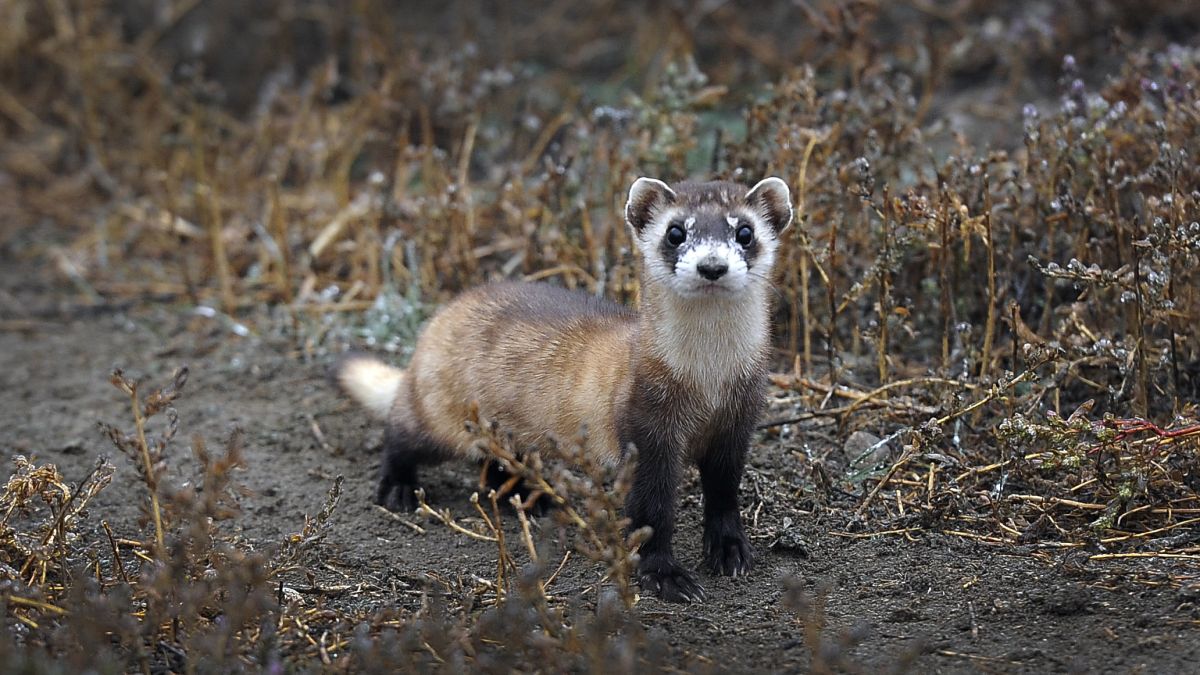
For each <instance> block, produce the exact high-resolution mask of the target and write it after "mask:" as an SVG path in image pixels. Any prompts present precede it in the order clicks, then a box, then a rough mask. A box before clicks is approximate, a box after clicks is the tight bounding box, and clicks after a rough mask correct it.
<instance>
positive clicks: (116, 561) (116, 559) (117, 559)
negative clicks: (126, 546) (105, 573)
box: [100, 520, 129, 584]
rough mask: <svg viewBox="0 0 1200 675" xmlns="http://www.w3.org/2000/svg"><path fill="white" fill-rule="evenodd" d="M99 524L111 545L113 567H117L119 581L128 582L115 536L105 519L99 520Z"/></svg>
mask: <svg viewBox="0 0 1200 675" xmlns="http://www.w3.org/2000/svg"><path fill="white" fill-rule="evenodd" d="M100 526H101V527H103V528H104V533H105V534H106V535H108V543H109V545H110V546H112V554H113V567H115V568H117V572H118V573H119V574H120V575H121V581H124V582H125V583H127V584H128V583H129V577H128V576H127V575H126V574H125V563H124V561H122V560H121V548H120V547H119V546H117V538H116V537H114V536H113V531H112V528H111V527H109V526H108V521H107V520H102V521H100Z"/></svg>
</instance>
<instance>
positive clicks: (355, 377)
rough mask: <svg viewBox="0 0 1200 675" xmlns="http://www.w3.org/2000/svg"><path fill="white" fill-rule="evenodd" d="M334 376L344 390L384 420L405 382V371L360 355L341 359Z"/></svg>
mask: <svg viewBox="0 0 1200 675" xmlns="http://www.w3.org/2000/svg"><path fill="white" fill-rule="evenodd" d="M334 376H335V378H336V379H337V382H338V384H339V385H341V387H342V391H345V392H346V393H347V394H349V395H350V397H351V398H353V399H354V400H356V401H358V402H359V403H361V404H362V405H363V406H364V407H365V408H366V409H367V410H368V411H370V413H371V414H372V415H374V416H375V417H378V418H380V419H382V420H387V418H388V413H390V412H391V411H392V405H393V404H394V403H395V402H396V396H397V395H399V393H400V385H401V383H402V382H403V381H404V371H403V370H400V369H399V368H393V367H392V366H389V365H387V364H386V363H383V362H382V361H377V360H376V359H373V358H371V357H369V356H358V355H355V356H347V357H346V358H344V359H342V362H341V363H339V364H338V366H337V370H336V372H335V373H334Z"/></svg>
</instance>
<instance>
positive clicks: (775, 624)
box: [0, 261, 1200, 673]
mask: <svg viewBox="0 0 1200 675" xmlns="http://www.w3.org/2000/svg"><path fill="white" fill-rule="evenodd" d="M3 267H4V268H5V270H4V271H3V272H0V279H2V280H3V285H2V286H0V289H2V290H0V313H2V314H3V315H4V319H5V322H4V327H5V328H4V330H3V331H2V332H0V384H2V386H0V396H2V397H3V400H2V404H0V449H2V451H3V453H4V458H5V461H6V463H7V462H8V461H11V458H12V457H13V456H15V455H17V454H25V455H27V456H28V455H32V456H34V457H36V458H37V459H39V460H41V461H49V462H53V463H55V464H57V465H58V466H59V467H60V469H61V470H62V472H63V473H64V474H65V476H66V477H67V478H68V480H79V479H80V478H81V477H82V476H83V475H84V474H85V473H86V471H87V470H88V469H89V468H90V466H91V465H92V464H93V462H94V461H95V459H96V457H97V456H98V455H102V454H107V455H113V454H114V453H113V451H112V448H111V446H109V444H108V442H107V440H105V439H104V438H103V437H102V435H101V433H100V432H99V431H98V429H97V422H99V421H109V422H115V423H123V422H124V420H125V419H126V417H127V410H126V409H125V406H126V403H125V402H124V399H123V397H122V396H120V395H119V394H118V393H117V392H115V390H114V389H113V388H112V387H111V386H110V385H109V384H108V375H109V373H110V371H111V370H112V368H113V367H115V366H122V367H125V368H126V369H127V372H128V373H129V374H130V375H134V376H137V377H144V378H146V379H147V380H149V381H151V382H153V383H160V382H164V381H166V379H167V378H169V376H170V374H171V372H172V370H173V369H174V368H175V367H176V366H178V365H182V364H187V365H188V366H189V367H190V369H191V378H190V380H189V382H188V385H187V388H186V390H185V395H184V397H183V398H182V399H181V400H180V401H178V403H177V408H178V409H179V412H180V418H181V437H182V438H190V437H191V436H192V435H195V434H198V435H200V436H202V437H204V438H206V439H209V441H210V443H212V444H214V445H215V444H217V443H218V442H219V441H221V440H222V439H224V438H225V437H226V436H227V435H228V434H229V433H230V430H231V428H232V427H233V426H234V425H237V426H240V427H241V428H242V429H244V431H245V434H246V437H245V447H246V459H247V468H246V470H245V471H244V475H243V477H242V478H243V480H242V482H243V483H244V485H245V486H246V488H248V491H247V493H246V495H245V496H244V497H243V499H242V507H243V514H242V516H241V517H240V518H238V519H237V520H236V523H237V525H236V527H238V528H241V531H240V536H242V537H244V539H245V540H246V541H247V542H248V543H249V544H251V545H254V546H268V545H270V544H271V543H273V542H277V541H279V540H280V538H281V537H282V536H283V535H284V534H285V533H288V532H293V531H296V530H297V529H298V528H299V526H300V524H301V523H302V522H303V514H305V513H308V514H313V513H315V512H316V511H317V510H319V508H320V507H321V504H322V503H323V501H324V496H325V494H326V491H327V490H328V488H329V486H330V484H331V482H332V480H333V477H335V476H337V475H343V476H345V479H346V480H345V495H344V497H343V500H342V504H341V506H340V507H339V508H338V509H337V511H336V512H335V514H334V516H333V520H332V526H331V528H330V530H329V535H328V537H327V539H326V541H325V543H324V544H323V547H324V548H323V550H322V553H321V556H320V557H321V562H320V563H319V564H317V565H315V566H313V568H312V571H313V574H314V575H315V577H316V578H318V579H320V580H322V582H323V583H326V584H327V585H330V586H331V587H333V586H336V585H337V584H338V583H342V584H348V583H353V584H362V586H360V588H371V589H376V590H380V589H387V588H389V587H390V588H392V589H395V588H396V587H397V586H399V587H400V588H402V589H407V590H406V591H405V592H403V593H400V594H399V596H398V599H397V600H396V602H400V603H402V604H405V603H408V604H411V603H412V602H414V601H415V600H414V598H415V597H416V596H417V595H419V592H420V589H421V585H422V583H423V582H422V581H421V580H422V579H425V578H426V574H427V573H431V572H432V573H435V574H437V575H440V576H441V577H443V578H454V577H456V576H466V577H469V576H470V575H479V576H481V577H485V578H490V577H491V576H492V575H494V572H495V565H496V561H495V548H494V546H493V545H492V544H490V543H487V542H481V541H473V540H470V539H466V538H464V537H462V536H461V535H457V534H454V533H453V532H451V531H449V530H448V529H447V528H446V527H444V526H442V525H440V524H438V523H436V522H424V523H419V524H420V526H421V527H422V529H423V530H424V532H423V533H418V532H417V531H416V530H415V529H411V528H410V527H408V526H406V525H404V524H402V523H401V522H399V521H398V520H397V519H396V518H394V517H393V516H390V515H389V514H387V513H385V512H383V511H382V510H381V509H379V508H377V507H375V506H373V505H372V504H371V503H370V496H371V494H372V490H373V488H374V482H375V476H376V464H377V457H376V448H377V444H378V442H379V439H380V432H379V430H378V429H377V428H376V425H374V424H372V423H371V422H370V421H369V420H368V419H367V418H366V416H365V415H364V414H363V413H362V412H361V411H360V410H357V409H355V408H353V407H352V406H351V405H350V404H349V403H348V402H346V401H344V400H343V399H342V398H340V397H339V396H338V395H337V393H336V392H335V391H334V390H333V388H332V387H331V386H330V385H329V383H328V381H327V380H326V379H325V369H326V367H327V365H328V362H329V360H331V358H332V356H330V357H318V358H314V359H310V360H306V359H304V358H302V357H301V355H300V352H299V351H298V350H297V349H296V348H295V344H296V341H295V340H294V339H291V338H287V337H278V338H271V337H256V336H254V335H253V334H252V335H250V336H246V337H239V336H236V335H234V334H233V333H232V332H231V331H230V330H229V328H228V327H227V326H226V325H223V324H222V323H219V322H217V321H215V320H213V319H209V318H205V317H198V316H195V315H194V314H191V313H189V312H187V311H186V310H185V309H182V308H180V307H178V306H173V305H169V304H163V305H137V306H126V307H103V308H98V309H97V308H92V309H80V308H79V307H78V306H74V305H72V303H71V294H70V293H69V291H68V289H63V288H61V287H56V286H54V284H53V281H52V280H51V279H49V278H48V276H49V275H48V274H45V273H43V272H42V271H40V270H37V269H30V268H29V267H28V265H26V264H23V263H20V262H11V261H10V262H6V263H5V264H4V265H3ZM259 319H260V320H261V323H259V324H256V323H255V322H253V321H248V325H250V326H252V327H256V326H266V325H269V324H270V323H271V322H270V320H268V319H267V318H266V317H259ZM266 332H268V331H264V333H266ZM314 422H315V423H316V426H318V427H319V429H320V430H321V433H322V434H323V437H324V440H322V439H321V438H320V437H319V436H318V434H316V433H314V431H313V428H314ZM839 440H840V439H839ZM795 442H796V441H777V440H772V441H767V440H763V441H762V443H760V444H759V445H758V446H757V447H756V449H755V450H754V451H753V453H752V458H751V469H750V472H749V475H748V476H747V479H746V482H745V483H744V488H745V490H744V494H745V495H746V496H745V498H744V500H743V501H744V503H745V504H747V505H748V506H747V517H748V520H749V521H750V522H751V523H752V524H751V526H750V534H751V537H752V539H753V540H754V543H755V545H756V548H757V553H758V558H757V566H756V568H755V570H754V572H753V574H751V575H750V576H749V577H748V578H740V579H729V578H723V577H722V578H714V577H705V579H704V583H705V585H706V589H707V591H708V597H709V599H708V601H707V602H706V603H704V604H698V605H690V606H679V605H670V604H665V603H662V602H660V601H658V600H656V599H653V598H642V599H641V601H640V602H639V603H638V605H637V606H636V609H635V611H637V612H638V613H639V614H640V616H641V618H642V620H643V621H644V623H645V624H646V625H647V627H649V628H650V629H651V631H652V633H651V634H652V635H654V636H655V637H654V639H656V640H663V641H665V642H666V643H667V644H669V645H670V648H671V654H672V660H674V661H676V662H677V663H678V664H679V665H680V666H683V667H687V668H691V669H706V668H712V669H715V670H719V671H734V672H768V671H781V670H792V671H800V670H804V669H806V667H807V666H808V665H809V664H810V663H811V659H812V654H811V652H810V650H809V649H808V648H807V646H806V644H805V641H804V639H803V637H804V635H803V624H802V623H801V622H800V621H798V620H797V618H796V616H795V614H794V613H793V612H792V611H790V610H788V609H787V608H785V607H784V605H783V603H782V602H781V600H782V597H783V595H784V592H785V584H788V583H790V584H792V585H793V586H795V585H799V586H800V587H801V588H803V589H806V590H807V592H808V593H809V594H810V595H811V596H812V597H818V596H820V595H822V594H824V597H825V610H824V620H825V622H826V626H825V629H824V633H825V634H824V639H825V645H826V646H825V649H827V650H832V651H830V652H828V653H829V654H832V653H833V652H839V653H840V654H841V655H842V656H844V657H848V658H849V659H850V661H851V662H853V663H857V664H861V668H862V670H863V671H865V672H878V671H880V670H889V669H897V670H906V669H907V670H911V671H913V672H1031V673H1033V672H1038V673H1040V672H1098V671H1105V672H1186V671H1190V670H1193V669H1194V668H1195V664H1196V663H1200V646H1198V645H1200V642H1198V641H1197V640H1196V626H1197V616H1200V605H1198V604H1197V601H1198V599H1200V586H1196V587H1187V586H1185V587H1184V588H1183V589H1179V588H1178V587H1174V586H1173V585H1172V584H1167V583H1165V579H1166V575H1167V573H1168V572H1170V573H1171V574H1172V575H1173V576H1174V577H1175V578H1177V579H1178V578H1180V577H1183V578H1189V576H1192V575H1189V574H1188V570H1186V569H1181V568H1174V569H1168V568H1166V567H1164V565H1165V564H1167V563H1164V562H1163V561H1161V560H1159V561H1155V562H1151V563H1141V562H1124V563H1120V564H1105V565H1103V566H1100V565H1098V564H1095V563H1089V562H1088V561H1087V560H1086V556H1084V557H1083V558H1082V559H1076V558H1071V557H1070V556H1061V555H1047V554H1046V553H1045V552H1038V551H1036V550H1033V549H1029V550H1022V549H1018V548H1015V547H996V546H989V545H983V544H980V543H977V542H974V541H971V540H968V539H963V538H960V537H954V536H949V535H944V534H921V535H919V536H918V537H916V538H914V539H913V540H908V539H906V538H904V537H902V536H895V535H879V536H869V537H857V538H856V537H852V536H849V535H847V534H846V533H845V532H842V531H841V530H842V527H843V526H844V525H845V522H844V518H843V517H842V516H840V515H839V514H838V513H834V512H832V511H830V510H829V509H828V508H826V507H823V506H821V505H820V504H817V503H815V502H813V501H811V500H806V499H804V497H803V495H804V494H810V493H811V492H812V486H805V485H796V486H791V487H792V488H793V489H792V493H794V494H797V495H800V497H797V500H796V501H795V502H794V503H782V502H780V501H779V500H770V501H756V498H755V494H756V490H755V489H754V486H755V485H759V486H761V485H763V484H764V483H767V482H772V481H775V482H779V481H788V480H791V478H790V476H791V474H792V473H793V469H794V466H792V465H793V464H794V463H795V462H796V461H799V460H798V459H797V457H799V456H800V455H799V454H798V453H793V452H791V451H790V450H789V449H788V444H789V443H792V444H794V443H795ZM184 447H186V446H185V444H179V449H178V450H177V452H179V453H186V450H185V449H184ZM112 459H113V461H114V462H115V463H116V464H117V467H118V474H117V478H116V480H115V481H114V483H113V484H112V485H111V486H110V487H109V488H107V489H106V490H104V491H103V492H102V493H101V494H100V496H99V498H98V500H97V501H96V502H95V503H94V504H95V505H94V506H93V507H92V511H93V513H96V514H102V517H104V518H107V519H109V520H110V522H111V525H112V526H113V528H114V529H115V530H116V531H117V533H118V535H125V536H131V537H137V536H142V534H144V530H142V529H141V528H140V527H139V525H138V523H137V519H138V508H137V503H138V501H139V500H140V499H141V495H142V494H143V493H142V490H143V488H142V487H141V486H140V484H139V483H138V482H137V480H136V477H135V474H134V471H133V469H132V466H131V464H130V463H129V462H128V460H127V459H126V458H124V457H121V456H115V457H113V458H112ZM193 466H194V462H192V461H191V460H190V458H188V457H184V456H180V457H177V458H175V460H174V462H173V464H172V467H173V470H172V472H173V475H172V479H173V480H178V481H183V480H188V479H189V475H188V471H189V469H191V468H192V467H193ZM476 476H477V472H476V471H475V470H473V469H472V468H470V467H465V466H458V465H445V466H441V467H438V468H435V469H433V470H430V471H429V472H427V474H426V478H425V483H426V486H427V488H428V491H429V493H430V495H431V501H434V502H435V503H436V505H437V506H439V507H449V508H450V509H451V510H452V511H453V512H454V513H455V514H456V515H458V516H460V517H464V519H465V516H467V515H469V514H470V513H471V511H472V508H471V506H470V503H469V498H470V495H471V493H472V492H473V491H474V490H475V489H476V486H475V481H476ZM691 480H692V481H694V476H693V477H692V479H691ZM696 487H697V486H696V485H694V483H693V484H689V485H688V486H687V487H686V488H685V490H684V493H685V495H686V497H685V499H684V502H683V508H682V511H681V518H682V522H681V527H680V528H679V532H678V534H677V535H676V542H677V547H678V549H679V551H678V552H679V554H680V556H681V559H682V560H683V561H685V562H686V563H689V564H692V565H698V564H699V551H698V548H699V541H700V527H699V525H700V508H699V507H700V502H699V499H698V490H697V489H696ZM100 517H101V516H100V515H97V516H95V517H93V518H91V519H89V520H88V522H87V523H86V524H85V527H99V522H98V521H99V519H100ZM784 518H787V519H789V520H784ZM407 520H409V521H410V522H414V523H417V522H418V521H419V520H420V519H419V518H417V517H416V516H412V517H410V518H407ZM789 521H790V522H789ZM754 523H757V525H755V524H754ZM768 523H769V525H768ZM509 524H510V525H511V526H515V523H509ZM781 532H782V534H781ZM553 535H554V533H553V532H552V531H549V530H546V531H544V532H543V533H542V534H541V536H542V537H551V538H552V537H553ZM772 544H774V546H772ZM560 555H561V552H560ZM595 574H596V573H595V570H594V569H593V568H591V567H590V565H588V564H586V563H583V562H580V561H579V559H577V558H576V559H572V560H571V561H569V562H568V564H567V565H566V566H565V568H564V569H563V572H562V574H561V575H560V576H559V578H558V579H557V580H556V581H555V583H554V587H553V588H552V589H551V590H552V591H553V592H555V593H558V594H563V595H570V594H572V593H576V594H579V593H583V594H586V593H588V592H589V590H581V589H591V588H592V586H591V585H590V583H591V582H593V581H594V580H595V578H596V577H595ZM789 580H790V581H789ZM381 598H384V599H382V600H381ZM307 601H309V602H315V601H317V600H315V599H309V600H307ZM324 601H326V602H330V603H335V604H342V605H355V604H358V603H380V602H388V600H386V594H385V593H378V594H375V593H368V594H364V595H363V596H361V597H357V596H356V595H355V594H354V593H353V592H350V591H346V592H342V593H341V594H338V593H332V594H331V595H330V597H326V598H325V599H324ZM584 601H585V602H586V601H587V598H584ZM847 652H848V653H847Z"/></svg>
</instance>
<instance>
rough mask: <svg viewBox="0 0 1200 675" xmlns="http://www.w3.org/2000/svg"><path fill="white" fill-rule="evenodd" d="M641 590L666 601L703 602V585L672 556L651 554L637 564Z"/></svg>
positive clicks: (704, 596) (705, 597)
mask: <svg viewBox="0 0 1200 675" xmlns="http://www.w3.org/2000/svg"><path fill="white" fill-rule="evenodd" d="M638 583H640V584H641V586H642V590H643V591H645V592H646V593H649V594H651V595H656V596H658V597H660V598H662V599H663V600H666V601H667V602H703V601H704V600H706V599H707V598H708V596H706V595H705V594H704V587H703V586H701V585H700V583H699V582H698V581H696V578H695V577H694V576H692V573H691V572H689V571H687V570H686V569H684V568H683V566H682V565H680V564H679V563H678V562H677V561H676V560H675V558H674V557H673V556H669V555H665V556H663V555H659V556H655V555H651V556H649V557H647V558H643V559H642V562H641V564H640V565H638Z"/></svg>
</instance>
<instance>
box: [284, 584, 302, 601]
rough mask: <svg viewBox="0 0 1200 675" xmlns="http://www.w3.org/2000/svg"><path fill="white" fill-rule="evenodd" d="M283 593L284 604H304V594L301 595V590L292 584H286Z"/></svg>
mask: <svg viewBox="0 0 1200 675" xmlns="http://www.w3.org/2000/svg"><path fill="white" fill-rule="evenodd" d="M282 595H283V604H285V605H292V604H296V605H302V604H304V596H303V595H300V591H298V590H296V589H294V588H292V587H291V586H284V587H283V593H282Z"/></svg>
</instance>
